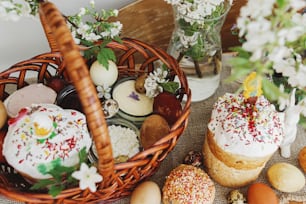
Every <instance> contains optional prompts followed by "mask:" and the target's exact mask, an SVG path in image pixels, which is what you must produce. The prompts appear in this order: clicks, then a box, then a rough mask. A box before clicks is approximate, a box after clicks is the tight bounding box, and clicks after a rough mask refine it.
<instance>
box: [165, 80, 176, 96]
mask: <svg viewBox="0 0 306 204" xmlns="http://www.w3.org/2000/svg"><path fill="white" fill-rule="evenodd" d="M160 85H161V87H163V89H164V91H167V92H170V93H173V94H174V93H175V91H176V90H177V89H178V88H179V83H178V82H174V81H169V82H166V83H162V84H160Z"/></svg>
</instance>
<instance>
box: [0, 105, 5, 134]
mask: <svg viewBox="0 0 306 204" xmlns="http://www.w3.org/2000/svg"><path fill="white" fill-rule="evenodd" d="M6 119H7V112H6V108H5V106H4V104H3V103H2V101H0V129H1V128H2V127H3V126H4V125H5V124H6Z"/></svg>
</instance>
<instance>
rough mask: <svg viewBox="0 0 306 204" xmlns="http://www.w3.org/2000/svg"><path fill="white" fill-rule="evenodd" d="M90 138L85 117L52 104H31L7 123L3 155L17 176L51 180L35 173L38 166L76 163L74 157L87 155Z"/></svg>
mask: <svg viewBox="0 0 306 204" xmlns="http://www.w3.org/2000/svg"><path fill="white" fill-rule="evenodd" d="M91 143H92V140H91V138H90V135H89V132H88V129H87V124H86V118H85V116H84V115H83V114H82V113H80V112H78V111H75V110H64V109H62V108H60V107H58V106H56V105H53V104H33V105H32V106H31V107H28V108H24V109H22V110H21V112H20V113H19V115H18V117H16V118H12V119H10V120H9V129H8V133H7V135H6V137H5V139H4V143H3V155H4V156H5V158H6V160H7V162H8V163H9V164H10V165H11V166H12V167H14V168H15V169H16V170H17V171H18V172H20V173H22V174H24V175H28V176H30V177H31V178H34V179H45V178H51V175H43V174H41V173H40V172H39V170H38V166H39V165H40V164H49V163H50V162H51V161H54V160H55V159H58V158H60V160H61V164H62V165H64V166H74V165H76V164H78V162H79V156H78V153H79V152H80V150H82V149H83V148H84V147H85V148H86V150H87V151H88V150H89V148H90V146H91Z"/></svg>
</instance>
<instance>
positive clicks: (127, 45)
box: [0, 2, 191, 203]
mask: <svg viewBox="0 0 306 204" xmlns="http://www.w3.org/2000/svg"><path fill="white" fill-rule="evenodd" d="M40 17H41V22H42V25H43V28H44V31H45V33H46V36H47V39H48V42H49V45H50V48H51V52H49V53H44V54H41V55H38V56H35V57H33V58H31V59H29V60H25V61H22V62H19V63H17V64H15V65H13V66H12V67H10V68H9V69H7V70H5V71H3V72H2V73H0V99H1V100H4V99H5V98H6V97H7V96H8V91H7V90H8V88H9V89H11V88H12V87H15V89H19V88H22V87H24V86H26V85H28V84H29V82H28V81H27V78H28V76H29V74H32V75H33V73H35V75H36V76H37V78H35V81H36V82H40V83H45V82H46V80H47V79H48V78H50V77H51V76H54V75H61V76H64V77H65V78H66V79H67V80H70V81H71V82H72V83H73V84H74V86H75V88H76V91H77V93H78V95H79V98H80V101H81V103H82V106H83V110H84V113H85V115H86V117H87V122H88V127H89V129H90V131H91V133H92V137H93V140H94V143H95V146H96V148H97V151H98V156H99V158H100V159H99V161H98V170H99V173H100V174H101V175H102V176H103V178H104V179H103V181H102V182H101V183H99V184H98V188H97V191H96V192H95V193H91V192H90V191H89V190H84V191H83V190H80V189H79V188H77V187H75V188H72V189H66V190H64V191H62V192H61V194H60V195H58V196H57V197H56V198H53V197H52V196H51V195H49V194H47V193H45V192H33V191H30V190H29V186H30V185H29V184H28V183H27V182H26V181H25V180H24V179H23V178H22V177H21V176H20V175H19V174H18V173H17V172H15V171H14V169H13V168H12V167H10V166H8V165H7V164H5V163H3V164H1V166H0V167H1V168H0V193H1V194H2V195H4V196H6V197H8V198H11V199H14V200H19V201H23V202H27V203H96V202H99V203H104V202H110V201H114V200H117V199H119V198H122V197H124V196H127V195H129V194H130V193H131V191H132V190H133V188H134V187H135V186H136V184H137V183H139V182H140V181H142V180H143V179H145V178H147V177H149V176H151V175H152V174H154V173H155V172H156V170H157V169H158V167H159V165H160V163H161V162H162V161H163V160H164V159H165V157H166V156H167V155H168V153H169V152H170V151H171V150H172V149H173V148H174V147H175V145H176V143H177V140H178V138H179V136H180V135H181V134H182V133H183V131H184V130H185V128H186V126H187V121H188V116H189V114H190V99H191V93H190V90H189V88H188V83H187V80H186V77H185V75H184V74H183V72H182V71H181V70H180V69H179V67H178V64H177V62H176V61H175V59H173V58H172V57H171V56H169V55H168V54H167V53H166V52H165V51H163V50H161V49H158V48H153V47H151V46H149V45H147V44H145V43H143V42H140V41H137V40H134V39H124V40H123V43H122V44H119V43H116V42H112V43H110V44H109V45H108V46H109V47H110V48H112V49H113V50H114V51H115V52H116V53H117V54H118V56H117V59H118V60H117V65H118V69H119V75H120V77H125V76H138V75H140V74H142V73H143V72H150V71H152V70H153V69H154V63H155V62H156V61H159V60H160V61H162V62H163V63H164V64H166V65H167V66H168V67H169V68H170V70H171V71H170V72H171V74H172V76H173V78H174V77H175V76H177V78H178V79H179V81H180V84H181V89H180V93H179V94H178V98H179V99H180V100H182V98H183V97H184V98H185V99H186V101H185V103H184V105H183V111H182V114H181V116H180V117H179V119H178V120H177V121H176V122H175V124H173V125H172V126H171V131H170V133H169V134H168V135H165V136H164V137H163V138H162V139H161V140H159V141H158V142H156V143H155V144H154V145H153V146H152V147H151V148H148V149H146V150H145V151H141V152H140V153H138V154H137V155H135V156H133V157H132V158H130V159H129V160H128V161H127V162H124V163H119V164H115V163H114V159H113V156H112V149H111V144H110V138H109V134H108V131H107V124H106V121H105V118H104V115H103V111H102V107H101V104H100V102H99V99H98V97H97V94H96V90H95V87H94V85H93V83H92V81H91V79H90V76H89V72H88V67H87V66H86V64H85V60H84V59H83V58H82V56H81V54H80V48H79V47H78V46H77V45H75V44H74V41H73V39H72V36H71V34H70V32H69V29H68V28H67V26H66V23H65V20H64V18H63V17H62V15H61V13H60V12H59V11H58V10H57V8H56V7H55V6H54V5H53V4H52V3H48V2H45V3H41V5H40ZM46 22H47V23H46ZM139 59H140V61H139ZM139 62H140V65H139ZM136 65H137V66H136Z"/></svg>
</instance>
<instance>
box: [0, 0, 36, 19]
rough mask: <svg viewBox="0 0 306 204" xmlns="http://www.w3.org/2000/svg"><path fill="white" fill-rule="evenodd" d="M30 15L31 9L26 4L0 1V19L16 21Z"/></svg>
mask: <svg viewBox="0 0 306 204" xmlns="http://www.w3.org/2000/svg"><path fill="white" fill-rule="evenodd" d="M30 13H31V7H30V5H29V3H28V2H20V3H15V2H13V1H8V0H7V1H5V0H4V1H0V19H3V20H5V21H18V20H20V19H21V17H29V16H30Z"/></svg>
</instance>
